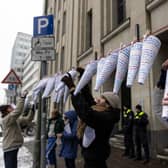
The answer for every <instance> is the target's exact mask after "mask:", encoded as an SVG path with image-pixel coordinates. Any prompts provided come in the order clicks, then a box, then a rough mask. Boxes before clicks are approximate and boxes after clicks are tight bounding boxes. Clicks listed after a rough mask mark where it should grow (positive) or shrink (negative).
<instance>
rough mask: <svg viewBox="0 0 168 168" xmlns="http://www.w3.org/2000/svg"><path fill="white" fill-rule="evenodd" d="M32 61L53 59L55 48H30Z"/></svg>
mask: <svg viewBox="0 0 168 168" xmlns="http://www.w3.org/2000/svg"><path fill="white" fill-rule="evenodd" d="M31 56H32V58H31V60H32V61H54V60H55V49H32V52H31Z"/></svg>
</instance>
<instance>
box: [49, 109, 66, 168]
mask: <svg viewBox="0 0 168 168" xmlns="http://www.w3.org/2000/svg"><path fill="white" fill-rule="evenodd" d="M51 115H52V116H51V118H50V119H49V120H48V127H47V130H48V144H47V150H46V159H47V165H48V167H49V168H56V167H57V166H56V149H55V148H56V140H57V138H59V137H60V134H61V135H62V132H63V131H64V121H63V119H62V116H61V115H60V114H59V112H58V111H57V110H56V109H54V110H53V111H52V114H51ZM58 136H59V137H58Z"/></svg>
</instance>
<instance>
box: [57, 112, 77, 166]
mask: <svg viewBox="0 0 168 168" xmlns="http://www.w3.org/2000/svg"><path fill="white" fill-rule="evenodd" d="M77 120H78V119H77V114H76V112H75V111H73V110H71V111H68V112H66V113H64V124H65V127H64V132H63V134H62V148H61V152H60V157H63V158H64V159H65V165H66V168H75V167H76V166H75V159H76V157H77V149H78V138H77V123H78V121H77Z"/></svg>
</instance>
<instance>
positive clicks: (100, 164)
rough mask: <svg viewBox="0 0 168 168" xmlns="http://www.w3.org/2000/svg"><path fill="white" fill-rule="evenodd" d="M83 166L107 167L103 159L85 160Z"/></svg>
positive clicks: (89, 167)
mask: <svg viewBox="0 0 168 168" xmlns="http://www.w3.org/2000/svg"><path fill="white" fill-rule="evenodd" d="M84 168H107V164H106V161H104V160H85V164H84Z"/></svg>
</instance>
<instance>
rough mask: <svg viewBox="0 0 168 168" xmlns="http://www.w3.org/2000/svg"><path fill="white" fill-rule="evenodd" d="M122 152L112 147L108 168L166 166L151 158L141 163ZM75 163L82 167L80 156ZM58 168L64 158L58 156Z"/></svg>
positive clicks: (160, 167) (62, 163) (62, 166)
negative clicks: (123, 154)
mask: <svg viewBox="0 0 168 168" xmlns="http://www.w3.org/2000/svg"><path fill="white" fill-rule="evenodd" d="M122 152H123V151H121V150H119V149H115V148H112V151H111V156H110V158H109V160H108V168H168V166H163V165H161V164H160V162H159V160H151V162H150V163H149V164H148V165H143V163H142V162H140V161H138V162H135V161H133V160H129V159H127V158H123V157H121V155H122ZM76 163H77V164H76V167H77V168H83V161H82V159H81V157H79V158H78V159H77V162H76ZM58 168H65V166H64V160H63V159H61V158H58Z"/></svg>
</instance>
